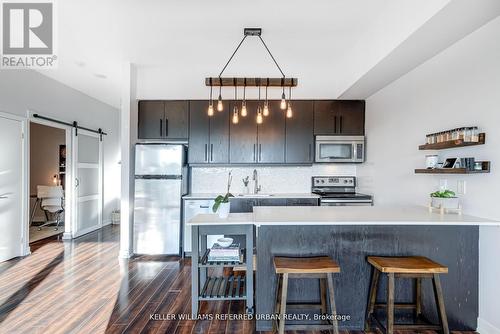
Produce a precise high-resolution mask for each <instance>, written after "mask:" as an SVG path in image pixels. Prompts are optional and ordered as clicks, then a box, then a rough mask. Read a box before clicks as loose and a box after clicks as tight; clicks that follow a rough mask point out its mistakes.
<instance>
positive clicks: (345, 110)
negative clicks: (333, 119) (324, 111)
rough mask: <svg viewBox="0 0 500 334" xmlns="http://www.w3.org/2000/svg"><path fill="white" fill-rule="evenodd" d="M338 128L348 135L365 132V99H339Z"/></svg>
mask: <svg viewBox="0 0 500 334" xmlns="http://www.w3.org/2000/svg"><path fill="white" fill-rule="evenodd" d="M337 102H338V106H339V107H338V118H337V122H338V130H339V133H340V134H342V135H346V136H363V135H364V134H365V101H359V100H358V101H337Z"/></svg>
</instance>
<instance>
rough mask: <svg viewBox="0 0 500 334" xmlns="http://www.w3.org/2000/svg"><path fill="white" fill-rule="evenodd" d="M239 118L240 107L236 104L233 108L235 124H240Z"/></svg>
mask: <svg viewBox="0 0 500 334" xmlns="http://www.w3.org/2000/svg"><path fill="white" fill-rule="evenodd" d="M239 120H240V119H239V117H238V107H237V106H234V108H233V119H232V121H233V124H238V122H239Z"/></svg>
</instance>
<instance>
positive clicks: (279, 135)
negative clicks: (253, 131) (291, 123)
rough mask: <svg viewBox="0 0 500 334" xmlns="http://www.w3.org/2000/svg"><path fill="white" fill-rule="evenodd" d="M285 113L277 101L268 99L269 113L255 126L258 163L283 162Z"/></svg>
mask: <svg viewBox="0 0 500 334" xmlns="http://www.w3.org/2000/svg"><path fill="white" fill-rule="evenodd" d="M285 115H286V114H285V112H284V111H283V110H281V109H280V102H279V101H269V115H268V116H265V117H264V121H263V122H262V124H259V125H258V126H257V162H258V163H264V164H275V163H284V162H285ZM253 122H254V123H255V122H256V121H255V118H254V119H253Z"/></svg>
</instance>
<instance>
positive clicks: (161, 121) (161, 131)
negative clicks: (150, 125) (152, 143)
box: [160, 119, 163, 137]
mask: <svg viewBox="0 0 500 334" xmlns="http://www.w3.org/2000/svg"><path fill="white" fill-rule="evenodd" d="M161 136H163V120H162V119H160V137H161Z"/></svg>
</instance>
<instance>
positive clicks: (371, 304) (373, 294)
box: [365, 267, 380, 331]
mask: <svg viewBox="0 0 500 334" xmlns="http://www.w3.org/2000/svg"><path fill="white" fill-rule="evenodd" d="M379 277H380V271H378V270H377V268H375V267H374V268H373V273H372V282H371V284H370V291H369V294H368V296H369V297H368V306H367V307H366V319H365V331H369V330H370V317H371V315H372V314H373V311H374V309H375V302H376V300H377V287H378V279H379Z"/></svg>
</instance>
